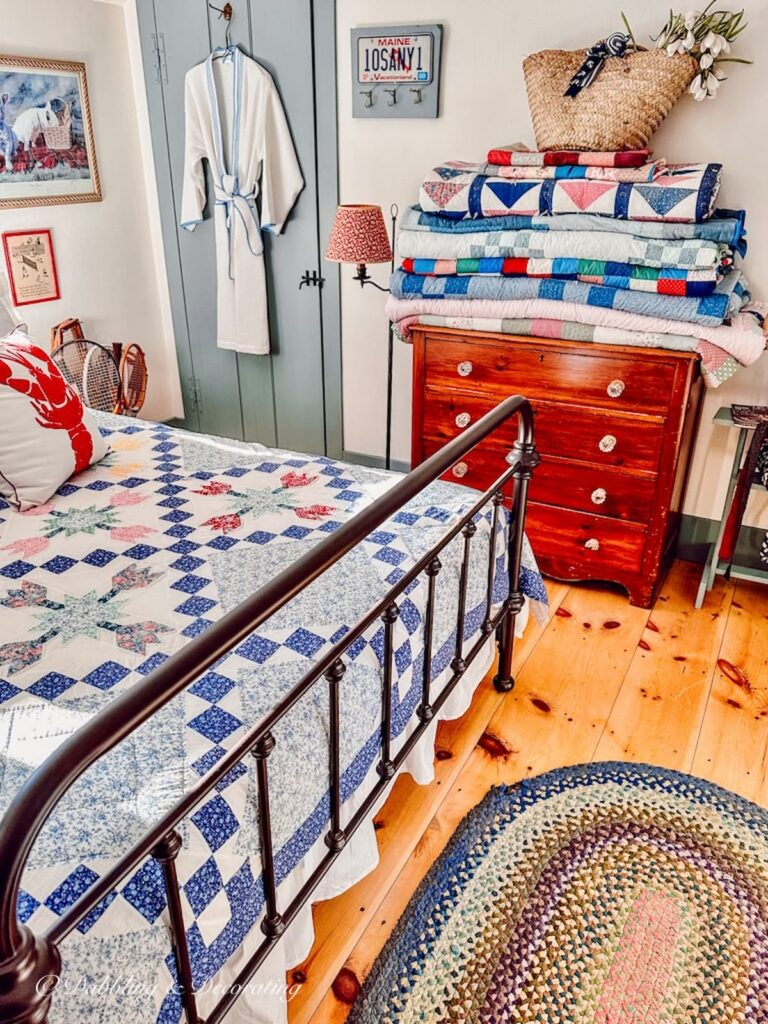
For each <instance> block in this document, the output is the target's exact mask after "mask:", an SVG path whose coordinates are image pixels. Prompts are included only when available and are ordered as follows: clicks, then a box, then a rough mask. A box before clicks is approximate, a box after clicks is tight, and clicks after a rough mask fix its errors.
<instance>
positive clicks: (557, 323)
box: [393, 313, 741, 388]
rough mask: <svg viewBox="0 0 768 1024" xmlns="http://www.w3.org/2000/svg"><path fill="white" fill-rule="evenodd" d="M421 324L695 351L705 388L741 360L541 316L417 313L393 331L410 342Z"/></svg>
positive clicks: (688, 343)
mask: <svg viewBox="0 0 768 1024" xmlns="http://www.w3.org/2000/svg"><path fill="white" fill-rule="evenodd" d="M418 324H421V325H423V326H425V327H452V328H455V329H457V330H461V331H490V332H492V333H494V334H510V335H515V336H517V337H524V338H528V337H531V338H561V339H563V340H564V341H593V342H597V343H602V344H604V345H630V346H633V347H635V348H667V349H672V350H673V351H676V352H697V353H698V355H699V356H700V358H701V373H702V377H703V378H704V383H705V385H706V386H707V387H708V388H718V387H720V385H721V384H723V383H725V381H727V380H729V379H730V378H731V377H732V376H733V375H734V374H735V373H736V371H737V370H739V369H741V363H740V362H739V361H738V360H737V359H734V357H733V356H732V355H729V354H728V352H726V351H725V349H722V348H718V346H717V345H713V344H711V343H710V342H708V341H700V340H699V339H697V338H688V337H686V336H685V335H684V334H658V333H655V334H654V333H651V332H647V333H643V332H641V331H623V330H621V328H619V327H600V326H598V325H597V324H580V323H577V322H575V321H573V320H547V319H544V318H542V317H539V318H536V317H506V318H501V319H494V318H493V317H480V316H472V317H461V316H430V315H429V314H428V313H423V314H421V315H420V316H409V317H405V319H404V320H400V321H399V322H398V323H396V324H394V326H393V330H394V331H395V333H396V335H397V336H398V337H399V338H400V340H401V341H404V342H406V343H407V342H410V338H411V331H412V329H413V328H414V327H415V326H416V325H418Z"/></svg>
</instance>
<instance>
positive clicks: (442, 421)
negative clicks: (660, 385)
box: [423, 388, 664, 473]
mask: <svg viewBox="0 0 768 1024" xmlns="http://www.w3.org/2000/svg"><path fill="white" fill-rule="evenodd" d="M499 401H500V397H499V396H498V395H492V394H488V393H482V392H480V393H475V394H471V393H469V392H461V391H457V390H454V389H448V388H443V389H437V388H427V389H426V391H425V393H424V424H423V434H424V436H425V437H433V438H441V439H442V440H443V441H448V440H450V439H451V438H452V437H456V435H457V434H460V433H461V431H462V430H464V429H465V428H466V427H468V426H469V424H470V423H476V422H477V420H479V419H480V417H481V416H484V415H485V413H487V412H489V411H490V410H491V409H493V407H494V406H495V405H498V402H499ZM532 404H533V411H534V415H535V430H536V435H535V436H536V447H537V448H538V450H539V451H540V452H542V453H543V454H550V455H558V456H561V457H563V458H566V459H580V460H582V461H583V462H594V463H596V464H598V465H601V466H615V467H617V468H619V467H620V468H622V469H628V470H638V471H641V472H649V473H654V472H655V471H656V469H657V468H658V465H659V457H660V455H661V447H662V443H663V441H664V423H663V422H662V421H661V420H659V419H652V418H647V417H644V416H632V415H631V414H625V415H615V414H613V413H609V412H603V411H602V410H600V409H588V408H585V407H584V406H578V405H553V404H552V403H551V402H539V401H536V400H534V401H533V403H532ZM493 436H494V438H495V439H497V440H498V442H499V443H502V444H509V445H510V446H511V445H512V443H513V441H514V440H515V438H516V437H517V420H516V419H512V420H510V421H509V422H508V423H507V424H505V425H504V426H503V427H501V428H500V429H499V430H498V431H496V432H495V434H494V435H493Z"/></svg>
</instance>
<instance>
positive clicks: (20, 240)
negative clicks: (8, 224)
mask: <svg viewBox="0 0 768 1024" xmlns="http://www.w3.org/2000/svg"><path fill="white" fill-rule="evenodd" d="M3 249H4V250H5V262H6V265H7V267H8V280H9V281H10V284H11V299H12V301H13V304H14V306H28V305H31V303H33V302H52V301H53V300H54V299H60V298H61V292H60V291H59V278H58V275H57V273H56V260H55V259H54V255H53V241H52V240H51V232H50V231H49V230H48V229H47V228H44V229H43V230H42V231H6V232H4V233H3Z"/></svg>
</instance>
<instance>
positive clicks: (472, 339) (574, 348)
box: [412, 324, 699, 362]
mask: <svg viewBox="0 0 768 1024" xmlns="http://www.w3.org/2000/svg"><path fill="white" fill-rule="evenodd" d="M412 333H413V334H419V335H421V336H423V337H425V338H435V339H439V340H442V341H460V342H461V343H462V344H465V345H487V344H489V343H490V344H495V345H508V344H510V343H512V344H514V345H522V346H525V347H533V346H535V347H536V348H538V349H542V348H546V349H551V350H556V351H571V352H581V353H582V354H584V353H586V354H592V355H625V356H631V357H633V358H642V359H643V360H645V359H656V360H667V361H669V360H670V359H673V360H679V361H682V362H694V361H698V359H699V356H698V353H697V352H680V351H678V350H677V349H670V348H646V347H645V346H644V345H610V344H606V343H604V342H602V341H568V340H565V339H562V338H538V337H529V336H527V335H520V334H503V333H501V332H500V331H476V330H474V329H473V330H463V329H461V328H458V327H430V326H429V325H427V324H415V325H414V326H413V328H412Z"/></svg>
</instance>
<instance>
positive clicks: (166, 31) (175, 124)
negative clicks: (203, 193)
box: [155, 0, 243, 438]
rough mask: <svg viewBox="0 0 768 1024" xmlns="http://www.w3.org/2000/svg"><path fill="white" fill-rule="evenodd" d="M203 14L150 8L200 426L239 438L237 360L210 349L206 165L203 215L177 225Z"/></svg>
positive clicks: (206, 47)
mask: <svg viewBox="0 0 768 1024" xmlns="http://www.w3.org/2000/svg"><path fill="white" fill-rule="evenodd" d="M207 12H208V5H207V4H206V3H205V2H195V3H190V2H189V0H162V2H161V3H156V4H155V19H156V23H157V30H158V33H160V38H161V50H162V49H163V47H164V56H165V65H166V66H165V71H166V73H165V74H163V94H164V97H165V111H166V117H165V122H166V132H167V137H168V154H169V159H170V167H171V179H172V182H173V196H174V207H175V211H176V233H177V237H178V245H179V252H180V255H181V268H182V279H183V285H184V301H185V304H186V310H187V323H188V325H189V343H190V348H191V352H192V365H193V367H194V373H195V377H196V380H197V387H198V395H199V397H200V427H201V429H202V430H204V431H206V432H208V433H211V434H223V435H224V436H226V437H235V438H242V437H243V420H242V414H241V411H240V382H239V375H238V368H237V356H236V354H235V353H234V352H228V351H226V350H224V349H220V348H217V347H216V252H215V248H214V237H213V217H212V216H211V202H210V199H211V195H212V191H211V182H210V172H209V171H208V169H207V165H206V178H207V180H208V206H207V208H206V210H205V213H204V214H203V216H204V220H203V223H202V224H198V225H197V227H196V228H195V230H194V231H186V230H185V229H184V228H182V227H180V226H179V222H180V220H181V193H182V184H183V173H184V76H185V74H186V73H187V71H188V70H189V68H191V67H192V66H193V65H194V64H197V63H199V62H200V61H201V60H204V59H205V58H206V57H207V55H208V54H209V53H210V51H211V39H210V34H209V29H208V17H207ZM233 26H234V22H233ZM166 79H167V81H166Z"/></svg>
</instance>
